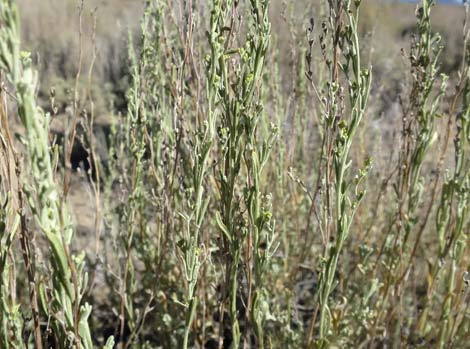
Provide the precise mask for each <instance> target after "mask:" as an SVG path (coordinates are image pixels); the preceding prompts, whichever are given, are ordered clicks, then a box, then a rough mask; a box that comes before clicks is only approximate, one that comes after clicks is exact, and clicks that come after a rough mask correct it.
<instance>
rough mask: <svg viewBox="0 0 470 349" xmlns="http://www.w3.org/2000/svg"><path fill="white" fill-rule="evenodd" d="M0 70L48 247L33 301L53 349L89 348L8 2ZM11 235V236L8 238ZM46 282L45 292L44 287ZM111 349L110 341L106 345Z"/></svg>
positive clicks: (31, 84) (82, 279)
mask: <svg viewBox="0 0 470 349" xmlns="http://www.w3.org/2000/svg"><path fill="white" fill-rule="evenodd" d="M0 15H1V16H0V19H1V22H2V27H1V29H0V42H1V43H2V45H1V51H0V58H1V60H0V61H1V66H0V67H1V69H2V70H3V71H4V72H5V73H6V77H7V79H8V81H9V82H10V83H11V84H12V86H13V87H14V88H15V96H16V101H17V106H18V115H19V117H20V120H21V123H22V125H23V127H24V128H25V137H24V139H23V142H24V145H25V148H26V153H27V156H28V165H29V169H30V171H31V172H30V173H31V177H30V178H31V179H30V182H29V183H25V188H24V190H25V191H26V195H27V198H28V203H29V206H30V208H31V211H32V214H33V215H34V218H35V222H36V224H37V225H38V227H39V228H40V229H41V231H42V232H43V233H44V235H45V237H46V238H47V241H48V242H49V247H50V254H51V257H50V264H51V271H52V272H51V280H50V281H49V280H47V278H44V280H43V281H40V283H39V285H38V288H39V298H40V305H41V308H42V311H43V312H44V314H45V315H46V316H47V317H48V318H49V319H50V325H51V327H52V328H53V331H54V333H55V334H56V336H57V338H58V343H57V344H58V346H59V347H61V348H66V347H70V346H74V347H83V348H92V347H93V343H92V340H91V335H90V330H89V327H88V317H89V316H90V313H91V305H89V304H88V303H85V304H82V296H83V292H84V288H85V287H86V274H85V273H84V272H83V268H84V255H83V254H82V255H77V256H74V255H72V254H71V252H70V243H71V239H72V234H73V225H72V222H71V218H70V214H69V212H68V209H67V207H65V206H63V205H61V203H60V198H59V194H58V190H57V188H56V183H55V182H54V173H53V167H52V159H51V154H50V151H49V138H48V122H49V120H48V116H47V115H45V114H44V113H43V111H42V110H40V109H39V108H38V107H37V105H36V99H35V89H36V85H37V72H36V71H35V70H34V69H33V68H32V64H31V59H30V55H29V54H28V53H26V52H23V51H21V50H20V38H19V17H18V11H17V9H16V6H15V4H14V3H13V2H12V1H7V2H3V3H2V5H1V6H0ZM14 231H15V230H12V232H14ZM46 282H47V283H48V282H50V286H49V285H47V284H46ZM108 345H109V346H112V340H111V341H109V342H108Z"/></svg>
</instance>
